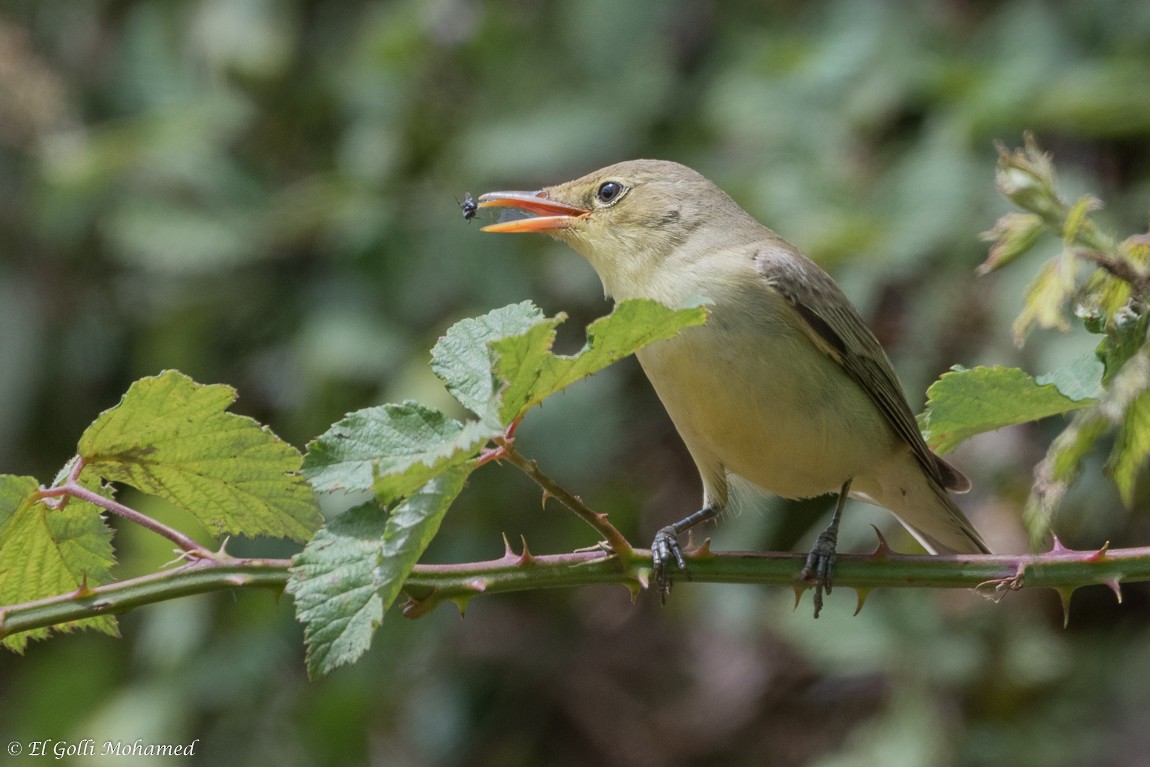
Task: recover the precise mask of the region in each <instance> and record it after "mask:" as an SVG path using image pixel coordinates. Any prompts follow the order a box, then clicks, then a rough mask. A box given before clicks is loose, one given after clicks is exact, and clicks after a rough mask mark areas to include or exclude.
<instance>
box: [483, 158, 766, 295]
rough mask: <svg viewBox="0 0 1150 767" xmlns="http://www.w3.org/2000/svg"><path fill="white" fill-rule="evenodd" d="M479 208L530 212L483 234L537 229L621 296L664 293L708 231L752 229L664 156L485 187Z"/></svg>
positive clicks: (718, 195)
mask: <svg viewBox="0 0 1150 767" xmlns="http://www.w3.org/2000/svg"><path fill="white" fill-rule="evenodd" d="M479 207H481V208H492V207H512V208H518V209H520V210H523V211H526V212H527V213H530V214H532V216H531V217H528V218H521V219H517V220H513V221H504V222H501V223H498V224H491V225H489V226H485V227H484V228H483V231H485V232H512V233H515V232H542V233H544V234H548V235H550V236H552V237H555V238H556V239H559V240H562V241H563V242H565V243H567V244H568V245H570V246H571V247H572V248H573V249H574V250H575V251H577V252H578V253H580V254H581V255H583V256H584V257H585V258H586V259H587V260H588V261H590V262H591V265H592V266H593V267H594V268H595V271H597V272H598V273H599V277H600V279H601V280H602V281H603V286H604V288H606V290H607V292H608V294H610V295H612V296H614V297H615V298H620V299H621V298H629V297H636V296H646V297H653V298H670V297H671V296H670V295H669V294H668V293H667V291H666V290H664V289H661V286H663V287H666V288H669V287H670V284H669V283H670V281H671V280H672V278H674V277H675V276H676V275H679V276H681V273H682V270H683V269H684V268H688V269H689V268H690V264H691V263H692V261H694V260H695V259H697V258H698V257H699V256H701V255H702V254H704V253H705V251H706V249H707V247H708V243H709V242H711V241H715V240H716V238H715V237H714V236H713V233H716V232H726V233H727V235H728V237H725V238H723V240H724V241H726V242H730V238H731V236H735V237H737V235H738V232H739V231H741V230H744V229H748V227H753V226H757V225H756V224H755V223H754V221H753V220H752V219H750V217H749V216H748V215H747V214H746V213H744V212H743V211H742V209H740V208H739V207H738V206H737V205H736V204H735V203H734V201H732V200H731V198H730V197H728V196H727V195H726V194H725V193H724V192H723V191H722V190H720V189H719V188H718V187H716V186H715V185H714V184H712V183H711V182H710V181H708V180H707V179H706V178H704V177H703V176H701V175H700V174H698V173H696V172H695V171H693V170H691V169H690V168H688V167H686V166H684V165H679V164H678V163H674V162H666V161H663V160H631V161H628V162H621V163H618V164H616V165H610V166H608V167H606V168H603V169H601V170H597V171H595V172H593V173H589V174H587V175H586V176H583V177H582V178H578V179H575V180H574V181H568V182H567V183H565V184H558V185H556V186H549V187H544V188H543V189H540V190H539V191H536V192H488V193H487V194H484V195H481V196H480V197H479ZM748 222H749V223H748ZM709 233H710V234H709ZM668 267H670V269H668ZM664 283H666V284H665V285H664Z"/></svg>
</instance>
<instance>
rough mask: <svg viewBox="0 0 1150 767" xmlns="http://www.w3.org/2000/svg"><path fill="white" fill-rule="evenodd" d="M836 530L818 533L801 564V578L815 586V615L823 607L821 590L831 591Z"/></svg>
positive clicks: (836, 540) (835, 555) (817, 615)
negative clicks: (803, 563)
mask: <svg viewBox="0 0 1150 767" xmlns="http://www.w3.org/2000/svg"><path fill="white" fill-rule="evenodd" d="M838 538H839V536H838V530H834V529H829V528H828V529H826V530H823V531H822V532H821V533H819V537H818V538H817V539H815V545H814V546H813V547H812V548H811V553H809V554H807V563H806V564H805V565H803V571H802V578H803V580H804V581H807V582H813V583H814V587H815V600H814V601H815V617H816V618H818V617H819V613H820V612H822V609H823V592H824V591H825V592H826V593H827V594H830V593H831V589H832V588H833V586H834V577H835V560H836V559H837V558H838V555H837V554H836V553H835V549H836V548H837V546H838Z"/></svg>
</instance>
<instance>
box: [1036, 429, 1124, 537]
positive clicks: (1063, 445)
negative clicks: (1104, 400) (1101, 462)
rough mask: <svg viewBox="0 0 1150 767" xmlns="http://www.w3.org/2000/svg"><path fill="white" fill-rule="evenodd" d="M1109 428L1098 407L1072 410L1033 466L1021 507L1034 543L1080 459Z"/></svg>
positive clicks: (1047, 525)
mask: <svg viewBox="0 0 1150 767" xmlns="http://www.w3.org/2000/svg"><path fill="white" fill-rule="evenodd" d="M1109 429H1110V423H1109V421H1107V420H1106V418H1105V417H1103V415H1102V414H1101V412H1100V409H1099V408H1089V409H1086V410H1082V411H1080V412H1078V413H1075V414H1074V417H1073V419H1071V421H1070V425H1069V426H1067V427H1066V428H1065V429H1063V430H1062V432H1061V433H1060V434H1059V435H1058V436H1057V437H1055V438H1054V441H1053V442H1052V443H1050V448H1049V449H1048V450H1047V451H1046V457H1045V458H1043V459H1042V460H1041V461H1039V463H1038V465H1037V466H1036V467H1035V468H1034V485H1033V487H1031V490H1030V497H1029V498H1028V499H1027V501H1026V508H1025V509H1024V510H1023V521H1024V522H1025V523H1026V529H1027V532H1028V533H1029V534H1030V541H1031V543H1032V544H1033V545H1038V544H1039V543H1040V542H1041V541H1042V540H1043V539H1044V538H1045V537H1046V534H1047V533H1049V532H1050V525H1051V522H1052V520H1053V518H1054V512H1055V511H1056V510H1057V508H1058V504H1059V503H1061V501H1062V497H1063V496H1064V495H1066V491H1067V489H1069V487H1070V486H1071V485H1072V484H1074V482H1075V481H1076V480H1077V479H1078V475H1079V473H1080V472H1081V470H1082V460H1083V459H1084V458H1085V457H1086V455H1087V454H1088V453H1089V452H1090V449H1091V448H1093V447H1094V445H1095V443H1096V442H1098V440H1099V439H1101V438H1102V436H1103V435H1104V434H1106V432H1107V431H1109Z"/></svg>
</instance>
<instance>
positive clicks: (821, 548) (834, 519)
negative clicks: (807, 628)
mask: <svg viewBox="0 0 1150 767" xmlns="http://www.w3.org/2000/svg"><path fill="white" fill-rule="evenodd" d="M850 489H851V481H850V480H849V479H848V480H847V481H846V482H844V483H843V487H842V489H841V490H839V499H838V501H837V502H836V503H835V513H834V514H832V515H831V523H830V524H829V525H827V529H826V530H823V531H822V532H821V533H819V537H818V538H816V539H815V545H814V546H813V547H812V548H811V553H810V554H807V563H806V564H805V565H803V572H802V577H803V580H804V581H809V580H814V582H815V617H816V618H818V617H819V613H820V612H821V611H822V609H823V591H824V590H826V593H828V594H829V593H831V587H832V586H833V585H834V577H835V559H836V558H837V556H838V555H837V554H836V553H835V548H836V547H837V546H838V542H839V520H840V519H841V518H842V515H843V506H845V505H846V502H847V494H848V493H850Z"/></svg>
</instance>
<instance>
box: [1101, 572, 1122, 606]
mask: <svg viewBox="0 0 1150 767" xmlns="http://www.w3.org/2000/svg"><path fill="white" fill-rule="evenodd" d="M1103 583H1105V584H1106V585H1107V586H1109V587H1110V590H1111V591H1113V592H1114V596H1115V598H1116V599H1117V600H1118V604H1122V584H1121V583H1120V582H1119V580H1118V578H1117V577H1115V578H1110V579H1108V580H1105V581H1103Z"/></svg>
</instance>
